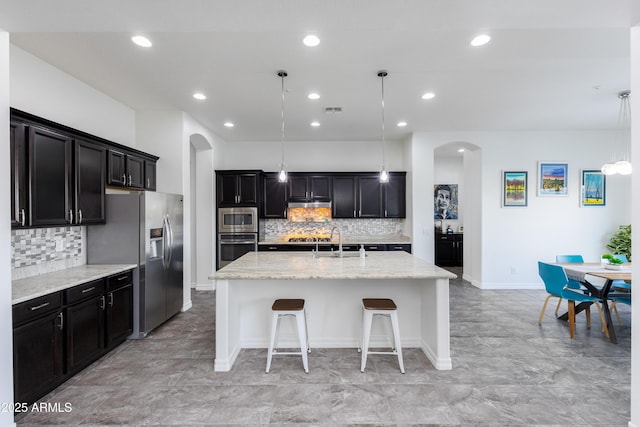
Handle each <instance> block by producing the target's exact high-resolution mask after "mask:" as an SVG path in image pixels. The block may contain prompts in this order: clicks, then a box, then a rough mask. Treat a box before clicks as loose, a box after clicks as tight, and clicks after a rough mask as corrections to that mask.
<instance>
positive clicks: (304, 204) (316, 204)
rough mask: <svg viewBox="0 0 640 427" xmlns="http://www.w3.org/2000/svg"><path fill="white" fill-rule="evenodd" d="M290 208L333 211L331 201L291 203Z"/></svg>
mask: <svg viewBox="0 0 640 427" xmlns="http://www.w3.org/2000/svg"><path fill="white" fill-rule="evenodd" d="M287 207H289V208H329V209H331V201H329V200H327V201H320V200H316V201H313V202H289V204H288V205H287Z"/></svg>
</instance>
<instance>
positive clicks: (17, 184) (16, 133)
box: [9, 120, 28, 227]
mask: <svg viewBox="0 0 640 427" xmlns="http://www.w3.org/2000/svg"><path fill="white" fill-rule="evenodd" d="M9 129H10V134H9V150H10V154H9V160H10V162H11V165H10V172H11V227H24V226H25V225H26V224H27V212H28V204H27V191H28V187H27V159H26V155H27V150H26V145H25V144H26V139H27V138H26V126H25V125H24V124H23V123H20V122H17V121H14V120H12V121H11V125H10V127H9Z"/></svg>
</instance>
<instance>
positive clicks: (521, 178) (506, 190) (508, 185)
mask: <svg viewBox="0 0 640 427" xmlns="http://www.w3.org/2000/svg"><path fill="white" fill-rule="evenodd" d="M527 175H528V173H527V171H504V172H503V173H502V206H503V207H524V206H527V193H528V190H529V188H528V185H529V184H528V176H527Z"/></svg>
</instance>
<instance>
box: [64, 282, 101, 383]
mask: <svg viewBox="0 0 640 427" xmlns="http://www.w3.org/2000/svg"><path fill="white" fill-rule="evenodd" d="M104 289H105V286H104V279H99V280H95V281H92V282H88V283H85V284H82V285H79V286H75V287H73V288H71V289H68V290H67V291H65V298H66V301H67V304H68V307H67V309H66V310H65V313H66V325H65V327H66V329H65V332H66V337H67V340H66V355H67V365H66V367H67V372H68V373H70V374H73V373H76V372H78V371H79V370H80V369H82V368H84V367H85V366H87V365H89V364H90V363H91V362H93V361H94V360H96V359H97V358H98V357H100V356H101V355H102V354H103V353H104V351H105V335H104V312H105V296H104Z"/></svg>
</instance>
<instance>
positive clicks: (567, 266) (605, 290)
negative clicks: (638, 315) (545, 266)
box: [557, 262, 631, 344]
mask: <svg viewBox="0 0 640 427" xmlns="http://www.w3.org/2000/svg"><path fill="white" fill-rule="evenodd" d="M557 265H560V266H562V267H563V268H564V271H565V273H566V274H567V278H569V279H573V280H576V281H578V282H580V283H582V285H583V286H584V287H585V288H586V289H587V290H588V291H589V293H590V294H591V295H593V296H595V297H596V298H600V299H602V314H603V316H604V320H605V324H606V328H607V331H608V334H609V339H610V340H611V342H612V343H615V344H617V343H618V339H617V337H616V331H615V329H614V327H613V322H612V320H611V307H610V306H609V302H608V298H609V297H611V296H613V295H618V293H617V292H616V291H615V290H614V286H613V284H614V282H615V281H616V280H624V281H625V282H627V283H631V263H625V264H622V265H619V267H613V268H615V269H613V268H612V267H607V265H606V264H602V263H599V262H584V263H558V264H557ZM589 276H593V277H597V278H600V279H604V282H603V281H602V280H593V279H592V280H591V281H590V280H589ZM598 282H600V284H598ZM622 295H628V292H625V293H622ZM591 304H592V303H591V302H582V303H580V304H578V305H577V306H576V313H579V312H580V311H582V310H584V309H585V308H587V307H589V306H590V305H591ZM568 317H569V314H568V313H565V314H563V315H561V316H559V317H558V319H561V320H567V319H568Z"/></svg>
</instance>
